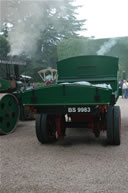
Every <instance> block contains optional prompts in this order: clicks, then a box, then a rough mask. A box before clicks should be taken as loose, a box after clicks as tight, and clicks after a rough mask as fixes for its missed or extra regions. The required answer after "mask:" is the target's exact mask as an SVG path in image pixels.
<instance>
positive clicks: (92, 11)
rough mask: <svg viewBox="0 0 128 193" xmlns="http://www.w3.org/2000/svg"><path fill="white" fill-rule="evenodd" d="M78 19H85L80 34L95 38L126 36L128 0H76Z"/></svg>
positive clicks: (127, 34) (127, 30) (127, 33)
mask: <svg viewBox="0 0 128 193" xmlns="http://www.w3.org/2000/svg"><path fill="white" fill-rule="evenodd" d="M76 4H78V5H83V7H82V8H79V10H78V11H79V16H78V18H80V19H86V20H87V21H86V24H85V27H86V29H87V30H86V31H84V32H82V33H81V34H82V35H84V36H86V37H91V36H95V38H109V37H123V36H128V0H76Z"/></svg>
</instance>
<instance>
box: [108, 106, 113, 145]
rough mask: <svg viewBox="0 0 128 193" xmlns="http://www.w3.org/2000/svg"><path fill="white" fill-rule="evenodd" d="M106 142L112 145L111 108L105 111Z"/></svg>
mask: <svg viewBox="0 0 128 193" xmlns="http://www.w3.org/2000/svg"><path fill="white" fill-rule="evenodd" d="M107 140H108V144H110V145H113V142H114V141H113V107H112V106H109V107H108V110H107Z"/></svg>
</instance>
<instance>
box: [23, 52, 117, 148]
mask: <svg viewBox="0 0 128 193" xmlns="http://www.w3.org/2000/svg"><path fill="white" fill-rule="evenodd" d="M57 71H58V80H57V84H56V85H50V86H44V87H42V88H37V89H33V90H31V91H25V92H23V93H21V101H22V103H23V105H24V106H29V107H30V108H34V109H35V110H36V112H37V115H36V136H37V138H38V140H39V141H40V142H41V143H50V142H53V141H56V140H57V138H60V137H65V135H66V128H71V127H73V128H74V127H77V128H80V127H83V128H90V130H91V131H92V132H93V133H94V135H95V136H96V137H99V136H100V132H101V131H106V136H107V140H108V143H109V144H111V145H120V142H121V115H120V107H119V106H116V105H115V104H116V102H117V100H118V97H119V85H118V81H119V69H118V58H116V57H110V56H95V55H87V56H78V57H73V58H68V59H65V60H62V61H59V62H57Z"/></svg>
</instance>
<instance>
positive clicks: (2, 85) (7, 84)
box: [0, 79, 16, 93]
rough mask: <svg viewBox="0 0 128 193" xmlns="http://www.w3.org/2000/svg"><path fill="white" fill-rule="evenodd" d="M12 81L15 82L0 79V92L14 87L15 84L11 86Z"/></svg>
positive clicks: (8, 90)
mask: <svg viewBox="0 0 128 193" xmlns="http://www.w3.org/2000/svg"><path fill="white" fill-rule="evenodd" d="M12 83H14V84H15V82H14V81H10V80H4V79H0V93H1V92H10V91H11V90H14V89H16V85H15V86H12V85H13V84H12ZM11 84H12V85H11Z"/></svg>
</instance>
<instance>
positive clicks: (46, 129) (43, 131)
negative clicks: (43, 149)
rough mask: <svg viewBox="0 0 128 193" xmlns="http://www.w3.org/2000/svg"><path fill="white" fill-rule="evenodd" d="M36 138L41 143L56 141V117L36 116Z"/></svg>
mask: <svg viewBox="0 0 128 193" xmlns="http://www.w3.org/2000/svg"><path fill="white" fill-rule="evenodd" d="M36 136H37V138H38V140H39V142H40V143H51V142H54V141H56V118H55V116H54V115H48V114H37V115H36Z"/></svg>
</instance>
